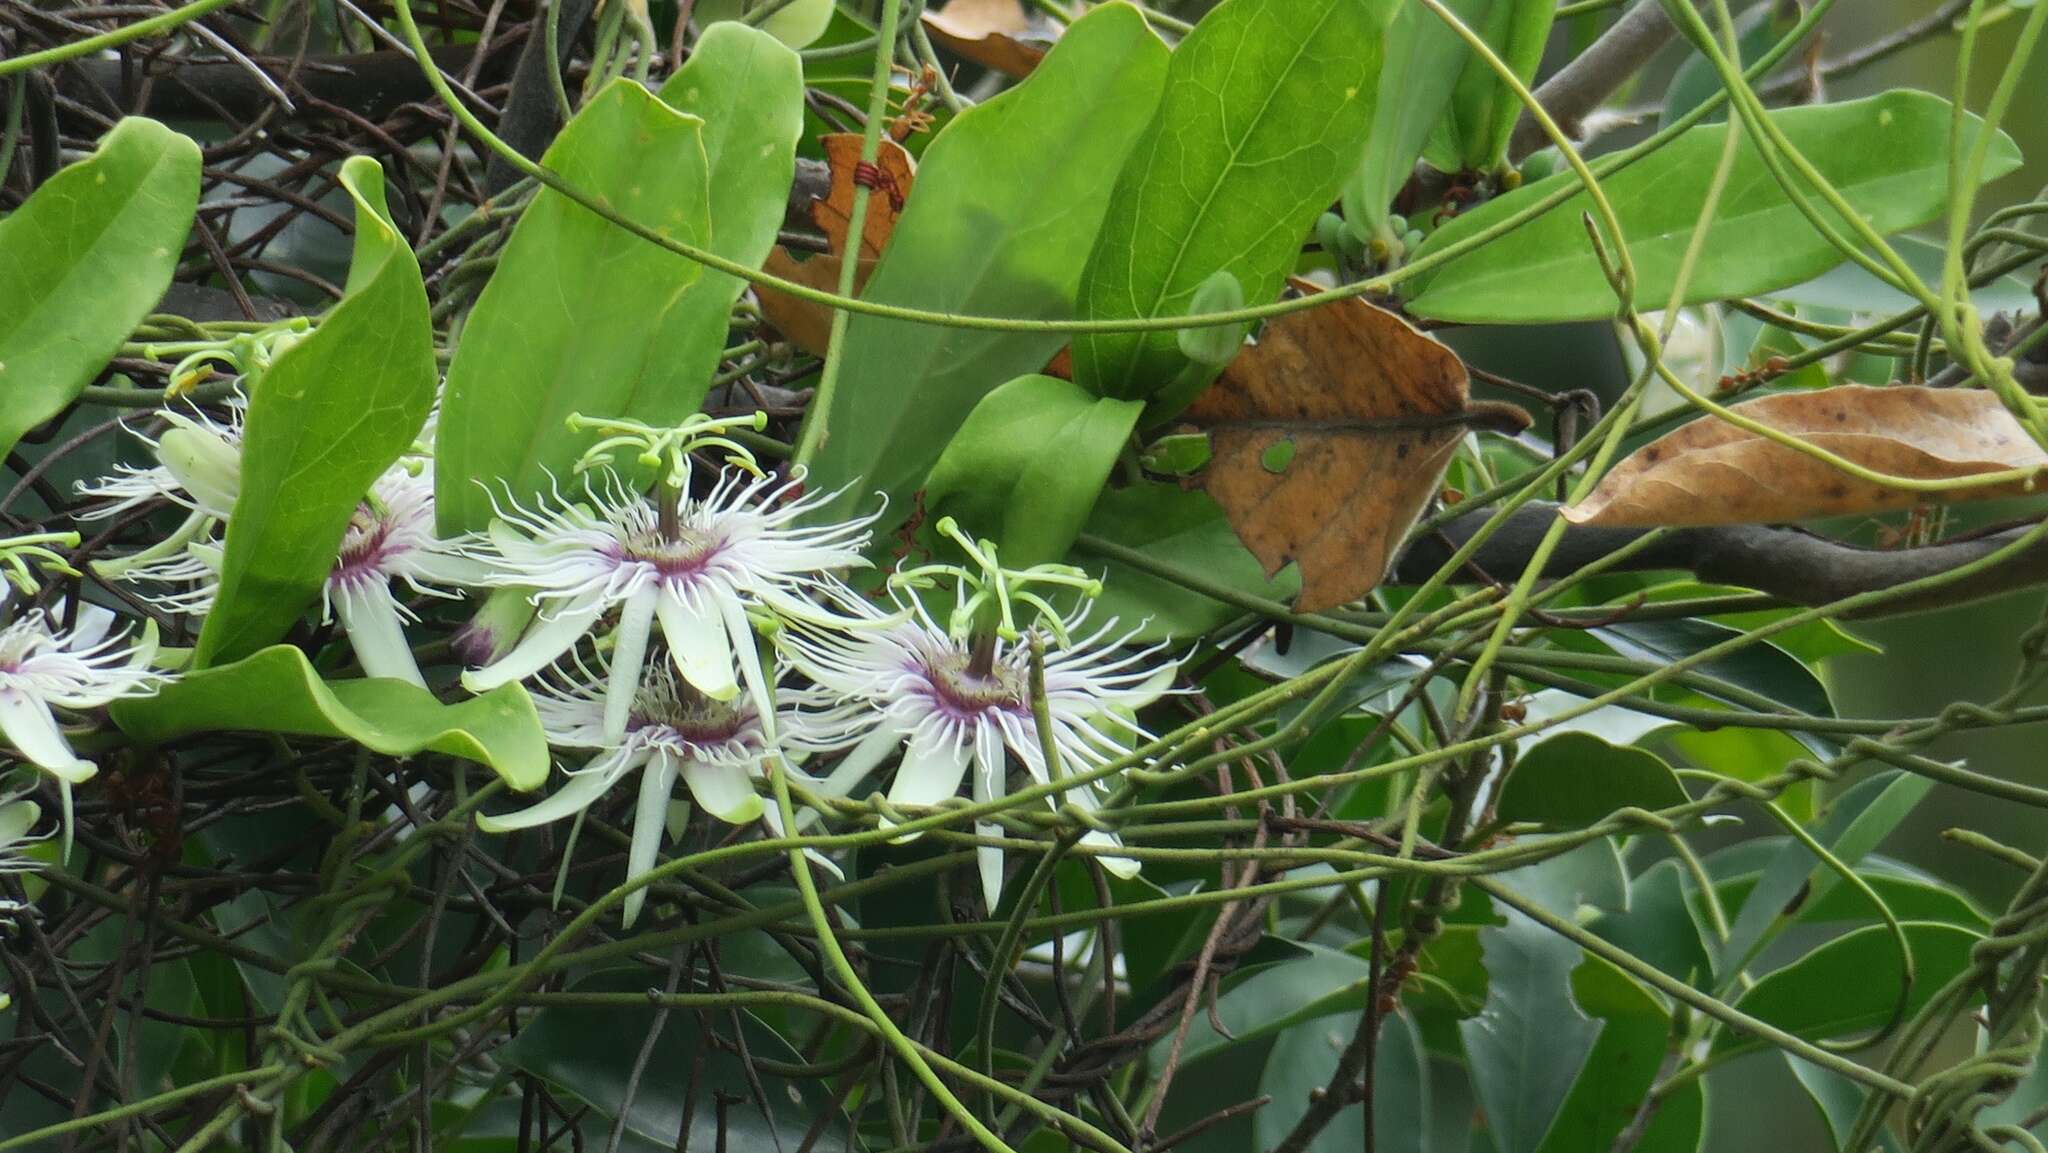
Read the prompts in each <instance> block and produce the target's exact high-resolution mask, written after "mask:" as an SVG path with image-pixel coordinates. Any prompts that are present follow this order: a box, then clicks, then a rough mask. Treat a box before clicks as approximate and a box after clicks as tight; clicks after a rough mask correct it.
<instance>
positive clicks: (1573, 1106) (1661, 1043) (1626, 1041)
mask: <svg viewBox="0 0 2048 1153" xmlns="http://www.w3.org/2000/svg"><path fill="white" fill-rule="evenodd" d="M1571 988H1572V1000H1573V1001H1574V1002H1576V1003H1577V1004H1578V1006H1579V1008H1580V1009H1582V1010H1583V1011H1584V1012H1585V1013H1586V1015H1587V1016H1588V1017H1591V1018H1593V1019H1594V1020H1596V1021H1600V1022H1602V1025H1601V1027H1600V1037H1599V1039H1598V1040H1597V1041H1595V1042H1594V1043H1593V1050H1592V1052H1591V1053H1589V1054H1587V1056H1586V1064H1585V1067H1584V1068H1583V1069H1581V1070H1580V1072H1579V1077H1578V1080H1577V1081H1575V1082H1574V1083H1573V1084H1572V1089H1571V1093H1570V1094H1569V1095H1567V1096H1566V1097H1565V1100H1564V1104H1563V1105H1562V1106H1560V1107H1559V1108H1558V1111H1557V1119H1556V1120H1555V1121H1554V1122H1552V1123H1551V1126H1550V1132H1549V1133H1548V1134H1547V1135H1546V1136H1545V1137H1544V1139H1543V1145H1542V1150H1543V1153H1579V1151H1580V1150H1585V1149H1607V1148H1610V1147H1612V1146H1613V1144H1614V1139H1615V1137H1616V1136H1618V1135H1619V1134H1620V1133H1621V1131H1622V1130H1623V1129H1624V1128H1626V1127H1627V1125H1628V1123H1629V1121H1630V1120H1632V1119H1633V1118H1634V1116H1635V1112H1636V1109H1637V1108H1638V1107H1639V1106H1640V1105H1641V1104H1642V1101H1643V1098H1644V1097H1645V1096H1646V1095H1647V1094H1648V1093H1649V1091H1650V1085H1651V1083H1652V1082H1654V1081H1655V1080H1656V1076H1657V1070H1658V1067H1659V1066H1660V1065H1661V1064H1662V1063H1663V1060H1664V1054H1665V1051H1666V1050H1667V1049H1668V1048H1669V1047H1670V1044H1671V1039H1670V1033H1671V1011H1670V1010H1669V1009H1668V1008H1666V1007H1665V1006H1664V1004H1663V1002H1661V1001H1659V1000H1658V999H1657V998H1656V997H1655V996H1654V995H1652V994H1651V993H1650V991H1649V990H1647V989H1645V988H1643V987H1642V986H1641V985H1639V984H1637V983H1636V982H1635V980H1634V979H1633V978H1631V977H1630V976H1629V975H1628V974H1626V973H1623V972H1622V971H1621V970H1620V969H1617V968H1615V967H1614V966H1613V965H1611V964H1609V963H1608V962H1606V961H1603V960H1601V959H1600V958H1598V957H1595V956H1592V955H1590V954H1589V955H1587V957H1586V959H1585V961H1584V963H1582V964H1581V965H1580V966H1579V967H1578V968H1577V969H1575V970H1573V971H1572V986H1571Z"/></svg>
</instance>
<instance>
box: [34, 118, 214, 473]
mask: <svg viewBox="0 0 2048 1153" xmlns="http://www.w3.org/2000/svg"><path fill="white" fill-rule="evenodd" d="M18 91H19V90H17V93H18ZM198 203H199V146H198V145H197V144H194V143H192V141H191V140H189V139H187V138H186V137H184V136H180V135H179V134H177V133H176V132H173V131H171V130H170V129H168V128H165V127H164V126H163V125H161V124H158V123H157V122H156V121H154V120H142V119H137V118H135V117H129V118H127V119H125V120H122V121H120V122H118V123H116V124H115V125H114V127H113V129H112V130H111V131H109V132H108V133H107V135H106V136H105V137H104V138H103V139H102V140H101V141H100V146H99V150H98V151H96V152H94V153H93V154H92V155H91V156H89V157H87V158H85V159H84V160H81V161H79V162H78V163H76V164H72V165H69V166H67V167H66V168H65V169H64V170H63V171H61V172H59V173H57V174H56V175H55V176H53V177H51V178H50V179H49V181H48V182H47V183H45V184H44V185H43V186H42V187H41V188H38V189H36V191H35V193H34V194H33V195H31V196H30V197H29V198H28V200H27V202H26V203H24V204H23V205H22V206H21V207H20V208H18V209H15V210H14V212H12V213H10V214H9V215H8V216H7V218H6V219H4V220H0V456H5V455H7V454H8V453H10V452H12V451H14V446H15V443H16V442H17V441H19V440H20V439H21V437H22V434H24V433H26V432H28V431H29V430H30V429H33V428H35V427H36V426H37V425H39V424H41V423H43V422H44V421H46V420H49V419H50V418H51V417H53V416H56V415H57V414H58V413H60V412H62V411H64V408H65V406H67V405H69V404H70V403H71V402H72V401H73V400H76V399H77V398H78V394H79V392H80V391H81V390H83V389H84V388H85V386H86V385H88V384H91V383H92V379H93V377H95V376H97V375H99V371H100V370H101V369H102V368H105V367H106V364H107V361H108V360H110V359H112V357H113V355H114V353H115V352H116V351H118V350H119V349H120V347H121V342H122V341H124V340H127V339H128V336H129V334H130V333H132V332H134V331H135V326H136V325H137V324H139V323H141V321H142V318H143V317H145V316H147V315H148V314H149V312H150V310H151V309H152V308H154V307H156V302H157V301H158V300H160V299H162V297H163V294H164V289H165V288H167V287H169V286H170V283H171V273H172V272H173V271H175V270H176V269H177V267H178V254H179V253H180V252H181V251H182V250H183V249H184V247H185V234H186V233H188V232H190V231H191V230H192V212H193V209H194V208H195V207H196V206H197V205H198Z"/></svg>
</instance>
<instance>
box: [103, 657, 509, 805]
mask: <svg viewBox="0 0 2048 1153" xmlns="http://www.w3.org/2000/svg"><path fill="white" fill-rule="evenodd" d="M110 712H111V715H112V716H113V718H114V723H115V724H117V725H119V726H120V727H121V730H122V731H123V732H125V733H127V734H128V735H129V736H131V737H133V738H135V739H136V740H138V741H141V742H143V743H144V744H159V743H162V742H164V741H168V740H173V739H175V738H177V737H182V736H186V735H188V734H191V733H207V732H221V731H226V732H253V733H287V734H292V735H296V736H307V737H340V738H342V739H344V740H350V741H354V742H355V743H357V744H359V745H362V746H363V747H364V748H367V749H370V750H372V751H374V752H379V753H383V754H384V755H386V756H392V757H407V756H411V755H413V754H414V753H418V752H422V751H429V750H430V751H433V752H437V753H446V754H448V755H449V756H454V757H461V758H463V759H464V760H470V761H475V762H477V763H478V764H480V765H486V766H488V767H489V768H490V769H491V770H492V771H493V772H495V773H497V774H498V775H499V776H500V777H503V778H504V779H505V783H506V784H508V785H511V786H512V787H513V788H515V789H519V790H521V791H526V790H530V789H537V788H539V787H540V786H541V785H542V784H543V783H545V782H546V780H547V775H548V743H547V736H546V734H545V733H543V732H542V731H541V727H540V718H539V717H538V716H536V715H535V714H534V711H533V701H532V700H531V699H530V698H528V696H527V695H526V690H525V689H524V688H521V687H520V686H518V685H516V684H515V685H504V686H501V687H499V688H495V689H492V690H491V691H490V692H488V693H485V694H483V695H482V696H478V697H471V698H469V699H467V700H463V701H458V702H456V703H455V704H452V705H451V704H443V703H441V702H440V701H439V700H436V699H435V697H434V694H432V693H430V692H428V691H427V690H425V689H423V688H420V687H419V686H418V685H413V684H408V683H406V682H405V681H400V680H390V679H378V680H361V679H357V680H344V681H325V680H322V679H321V678H320V674H319V673H318V672H317V671H315V670H314V668H313V666H312V663H311V662H309V661H308V660H307V659H306V654H304V653H302V652H300V651H299V650H298V649H296V648H293V647H292V646H290V645H272V646H271V647H270V648H267V649H264V650H262V651H261V652H258V653H256V654H254V655H252V656H249V657H245V658H243V659H242V660H239V661H236V662H235V663H233V664H229V665H221V666H219V667H217V668H211V669H202V670H200V671H198V672H192V673H187V674H185V675H184V676H182V677H179V678H178V679H177V680H174V681H172V682H170V683H169V684H167V685H165V686H164V687H163V689H162V690H161V691H159V692H158V693H157V694H156V695H155V696H149V697H137V698H133V699H130V700H124V701H116V702H115V703H114V704H113V706H112V708H111V710H110Z"/></svg>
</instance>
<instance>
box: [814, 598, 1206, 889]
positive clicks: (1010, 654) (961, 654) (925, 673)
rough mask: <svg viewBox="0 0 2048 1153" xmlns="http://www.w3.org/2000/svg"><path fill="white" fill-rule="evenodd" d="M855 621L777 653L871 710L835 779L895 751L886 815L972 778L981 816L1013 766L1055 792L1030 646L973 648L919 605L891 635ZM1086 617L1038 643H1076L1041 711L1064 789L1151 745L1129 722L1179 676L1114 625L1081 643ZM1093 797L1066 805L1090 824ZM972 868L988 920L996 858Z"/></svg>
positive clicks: (1120, 868)
mask: <svg viewBox="0 0 2048 1153" xmlns="http://www.w3.org/2000/svg"><path fill="white" fill-rule="evenodd" d="M855 603H858V602H855ZM861 607H864V608H865V609H866V611H867V613H868V614H870V620H869V621H868V622H866V625H865V627H862V628H859V629H854V630H847V631H839V632H828V631H824V630H817V629H807V628H797V629H792V630H790V632H789V633H788V636H787V640H786V645H785V647H786V651H787V652H788V654H789V658H790V662H791V664H793V665H794V666H795V667H796V668H797V669H799V670H800V671H802V672H803V673H804V675H805V676H807V677H809V678H810V679H811V680H812V681H813V682H815V683H816V685H817V686H818V687H819V688H820V689H822V690H824V691H825V692H827V693H829V694H830V695H831V696H832V697H834V698H837V699H841V700H844V701H847V702H849V703H851V702H854V701H860V702H865V703H866V704H867V705H868V707H869V708H870V709H871V710H872V715H873V724H874V725H875V727H874V728H873V730H872V731H870V732H869V733H868V735H867V736H866V737H864V738H863V739H862V740H861V741H860V743H859V744H858V745H857V746H855V748H854V749H853V751H852V752H850V753H848V754H847V757H846V760H845V762H844V763H843V764H842V765H841V766H840V768H839V769H837V770H836V771H835V772H834V773H833V776H834V777H857V776H862V775H865V774H867V773H869V772H871V771H873V770H874V768H875V767H876V766H877V765H879V764H881V762H882V760H883V759H884V758H885V757H887V756H888V755H889V754H890V753H891V752H893V751H894V750H896V749H897V748H899V747H900V748H901V749H902V751H903V760H902V763H901V764H900V765H899V766H898V768H897V769H896V776H895V779H894V780H893V781H892V782H891V783H890V786H889V794H888V796H889V802H890V803H891V804H896V805H933V804H937V803H938V802H940V801H943V800H946V799H947V798H949V797H952V796H954V795H955V794H957V793H958V792H959V790H960V782H961V778H962V777H964V776H966V775H967V770H968V768H969V767H970V766H972V767H973V769H974V774H973V777H974V780H973V795H974V800H975V801H976V803H984V802H987V801H991V800H994V799H996V798H999V797H1002V796H1003V795H1004V794H1005V792H1006V790H1007V784H1008V779H1009V766H1010V762H1011V758H1013V757H1014V758H1015V760H1016V761H1017V762H1018V763H1020V764H1022V765H1023V767H1024V769H1025V771H1026V772H1028V773H1029V774H1030V775H1031V779H1032V780H1034V781H1036V782H1038V783H1040V784H1046V783H1049V782H1050V781H1051V779H1052V778H1051V774H1050V772H1049V771H1048V768H1047V765H1046V763H1045V755H1044V751H1043V746H1042V745H1041V744H1040V743H1039V736H1038V723H1037V720H1036V718H1035V717H1034V716H1033V714H1032V710H1031V689H1030V684H1031V671H1030V670H1031V651H1030V646H1029V643H1028V641H1029V634H1028V633H1027V634H1026V635H1025V636H1024V637H1020V638H1019V639H1018V640H1017V641H1013V642H1006V641H1004V640H1002V639H1001V638H1000V637H998V636H996V635H994V634H993V633H990V634H986V635H985V639H983V640H982V641H981V642H980V643H978V644H977V643H976V642H975V641H973V640H970V639H968V638H967V637H966V636H963V635H959V632H956V631H953V630H948V629H946V628H942V627H940V626H939V625H938V623H937V622H935V621H934V620H933V619H932V618H931V616H930V615H929V614H928V613H927V612H926V611H925V609H924V607H923V606H922V605H921V604H918V605H915V606H914V607H912V608H911V609H910V610H909V611H906V612H903V613H900V614H898V615H897V616H896V617H895V618H894V623H887V621H888V618H887V617H885V616H884V615H883V614H881V612H880V610H879V609H876V608H874V607H873V606H871V605H868V606H861ZM1085 615H1086V611H1085V609H1084V610H1082V611H1080V612H1078V613H1076V614H1074V615H1073V616H1071V617H1069V618H1067V619H1064V620H1062V621H1060V622H1059V624H1060V628H1059V629H1057V630H1050V631H1052V632H1053V633H1054V634H1055V635H1054V636H1053V637H1047V638H1046V639H1047V640H1048V641H1049V642H1050V641H1055V640H1056V638H1057V637H1058V636H1067V637H1070V638H1072V640H1071V643H1067V644H1057V645H1056V644H1054V643H1048V644H1047V645H1046V651H1045V699H1046V706H1047V711H1048V712H1049V714H1050V716H1051V721H1052V738H1053V746H1054V748H1055V750H1056V751H1057V752H1058V754H1059V761H1060V767H1061V770H1062V775H1063V776H1065V775H1071V774H1073V773H1077V772H1083V771H1086V770H1089V769H1093V768H1097V767H1099V766H1101V765H1103V764H1105V763H1107V762H1108V761H1110V760H1112V759H1114V758H1116V757H1118V756H1121V755H1123V754H1124V753H1125V752H1127V751H1128V744H1129V742H1130V741H1131V740H1132V739H1134V738H1135V739H1140V740H1142V739H1148V738H1147V736H1146V734H1145V733H1144V731H1143V730H1142V729H1140V728H1139V727H1138V724H1137V720H1136V717H1135V714H1136V712H1137V710H1139V709H1141V708H1143V707H1145V706H1146V705H1148V704H1151V703H1152V702H1153V701H1155V700H1157V699H1158V698H1159V697H1160V696H1161V695H1162V694H1163V693H1164V692H1165V691H1166V689H1167V687H1168V686H1169V685H1171V684H1172V681H1173V674H1174V670H1175V667H1176V666H1175V665H1174V664H1173V663H1171V662H1168V663H1166V664H1163V665H1162V664H1160V663H1159V661H1158V659H1157V658H1158V652H1159V650H1158V649H1157V648H1151V649H1142V650H1123V649H1121V648H1120V647H1119V645H1118V638H1112V637H1111V635H1110V633H1111V630H1112V629H1113V628H1114V627H1115V623H1116V622H1114V621H1110V622H1108V623H1107V624H1105V625H1103V626H1102V627H1100V628H1098V629H1096V630H1095V631H1094V632H1093V633H1091V634H1088V635H1085V636H1083V635H1080V634H1079V633H1078V632H1077V631H1076V630H1078V629H1079V628H1080V627H1081V625H1082V623H1083V618H1084V617H1085ZM962 631H964V630H962ZM1041 635H1042V634H1041ZM1097 787H1098V786H1097V785H1094V784H1087V785H1077V786H1074V787H1072V788H1069V789H1067V790H1066V791H1065V798H1066V800H1067V801H1068V802H1070V803H1073V804H1075V805H1078V806H1080V807H1081V808H1082V809H1084V810H1093V809H1094V808H1095V807H1096V805H1097V804H1098V802H1099V799H1100V798H1099V796H1098V794H1097V792H1096V789H1097ZM1048 803H1050V798H1048ZM976 832H977V833H979V834H981V835H983V836H997V835H1000V826H998V825H994V824H988V823H978V824H977V826H976ZM1081 840H1082V842H1083V843H1084V844H1091V845H1117V844H1121V843H1122V842H1121V841H1119V840H1118V839H1117V837H1116V836H1115V835H1114V834H1111V833H1106V832H1102V831H1100V830H1090V831H1089V832H1088V833H1086V834H1084V835H1083V836H1082V838H1081ZM978 856H979V863H980V868H981V883H982V892H983V894H984V896H986V898H987V900H988V907H989V908H991V909H993V908H995V907H996V904H997V901H998V899H999V898H1000V897H1001V895H1002V885H1003V857H1002V850H1001V849H1000V848H996V847H994V846H982V847H981V848H980V849H979V850H978ZM1100 859H1101V861H1102V863H1103V866H1104V867H1105V868H1107V869H1109V870H1110V871H1111V872H1114V873H1116V874H1117V875H1119V876H1133V875H1135V874H1136V873H1137V871H1138V862H1137V861H1135V860H1133V859H1131V858H1129V857H1118V856H1109V855H1105V856H1102V857H1101V858H1100Z"/></svg>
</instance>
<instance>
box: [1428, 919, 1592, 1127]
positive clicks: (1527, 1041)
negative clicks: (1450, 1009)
mask: <svg viewBox="0 0 2048 1153" xmlns="http://www.w3.org/2000/svg"><path fill="white" fill-rule="evenodd" d="M1507 916H1508V923H1507V925H1506V926H1505V927H1502V928H1488V929H1482V930H1480V932H1479V940H1480V944H1481V947H1482V948H1483V950H1484V952H1485V960H1486V1004H1485V1006H1484V1007H1482V1008H1481V1009H1480V1011H1479V1015H1478V1016H1476V1017H1473V1018H1471V1019H1470V1020H1466V1021H1460V1022H1459V1023H1458V1035H1459V1038H1460V1039H1461V1040H1462V1041H1463V1042H1464V1048H1465V1060H1466V1064H1467V1065H1468V1066H1469V1067H1470V1068H1471V1070H1472V1086H1473V1090H1474V1091H1475V1093H1476V1094H1477V1095H1478V1098H1479V1104H1480V1106H1481V1107H1482V1108H1483V1109H1484V1110H1485V1112H1486V1124H1487V1132H1488V1134H1489V1135H1490V1136H1491V1137H1492V1138H1493V1147H1494V1148H1495V1149H1497V1150H1499V1151H1500V1153H1534V1151H1535V1150H1536V1149H1538V1148H1540V1147H1541V1146H1542V1144H1543V1140H1544V1136H1545V1135H1546V1134H1547V1133H1549V1132H1550V1129H1551V1125H1552V1122H1554V1121H1555V1120H1556V1119H1557V1117H1558V1114H1559V1111H1560V1109H1562V1108H1563V1106H1564V1103H1565V1099H1566V1097H1567V1096H1568V1095H1569V1094H1570V1092H1571V1088H1572V1085H1573V1083H1574V1082H1575V1081H1577V1079H1578V1077H1579V1070H1580V1068H1581V1067H1583V1066H1584V1065H1585V1063H1586V1058H1587V1057H1588V1056H1589V1055H1591V1053H1592V1052H1593V1048H1594V1043H1595V1042H1596V1041H1597V1040H1598V1038H1599V1036H1600V1034H1601V1033H1602V1032H1603V1031H1604V1028H1605V1023H1604V1022H1599V1023H1596V1022H1595V1021H1593V1020H1592V1019H1590V1018H1588V1017H1587V1016H1586V1014H1585V1013H1584V1012H1582V1011H1581V1010H1580V1008H1579V1006H1578V1004H1577V1003H1576V1002H1575V1001H1574V1000H1573V996H1572V986H1571V975H1572V971H1573V970H1574V969H1577V968H1578V967H1579V963H1580V961H1581V959H1582V955H1581V953H1580V952H1579V947H1578V946H1577V945H1574V944H1572V943H1571V942H1570V941H1567V940H1565V939H1563V938H1562V937H1559V936H1557V935H1555V934H1553V933H1552V932H1550V930H1548V929H1545V928H1544V927H1542V926H1541V925H1538V924H1537V923H1536V922H1534V921H1532V920H1530V919H1529V918H1527V917H1525V916H1523V915H1522V914H1521V913H1519V912H1514V911H1509V912H1508V914H1507Z"/></svg>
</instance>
